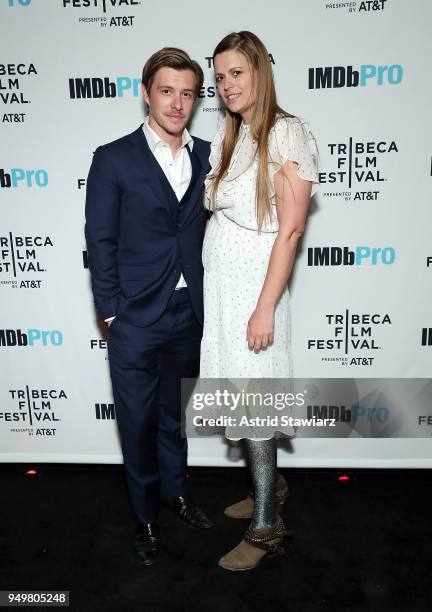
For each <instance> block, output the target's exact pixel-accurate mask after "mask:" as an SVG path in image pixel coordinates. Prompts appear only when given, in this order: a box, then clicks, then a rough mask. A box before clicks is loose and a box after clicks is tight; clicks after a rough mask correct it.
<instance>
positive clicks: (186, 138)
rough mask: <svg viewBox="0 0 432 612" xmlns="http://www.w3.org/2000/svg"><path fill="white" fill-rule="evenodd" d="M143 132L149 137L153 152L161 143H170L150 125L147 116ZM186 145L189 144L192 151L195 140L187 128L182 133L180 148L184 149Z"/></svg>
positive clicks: (149, 144) (148, 140)
mask: <svg viewBox="0 0 432 612" xmlns="http://www.w3.org/2000/svg"><path fill="white" fill-rule="evenodd" d="M143 132H144V135H145V137H146V139H147V143H148V146H149V147H150V151H151V152H152V153H154V152H155V149H156V147H157V146H158V145H159V144H161V143H162V144H164V145H168V143H167V142H165V140H162V138H161V137H160V136H159V135H158V134H156V132H155V131H154V130H153V129H152V128H151V127H150V126H149V118H148V117H146V118H145V121H144V123H143ZM186 145H189V149H190V151H192V149H193V145H194V141H193V138H192V136H191V135H190V134H189V132H188V131H187V129H186V128H185V129H184V130H183V133H182V143H181V145H180V149H182V148H183V147H185V146H186Z"/></svg>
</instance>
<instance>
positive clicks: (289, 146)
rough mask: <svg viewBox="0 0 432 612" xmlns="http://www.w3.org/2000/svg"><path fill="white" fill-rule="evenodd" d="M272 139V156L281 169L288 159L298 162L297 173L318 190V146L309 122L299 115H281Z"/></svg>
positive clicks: (313, 189) (313, 190) (272, 159)
mask: <svg viewBox="0 0 432 612" xmlns="http://www.w3.org/2000/svg"><path fill="white" fill-rule="evenodd" d="M272 132H273V133H272V136H271V139H270V156H271V161H272V163H273V164H275V165H276V167H277V169H276V168H275V171H276V172H277V170H279V169H280V168H281V167H282V166H283V165H284V164H285V162H287V161H288V160H290V161H294V162H296V163H297V164H298V168H297V175H298V176H299V177H300V178H302V179H304V180H306V181H310V182H311V183H312V193H311V195H314V194H315V193H316V191H317V190H318V186H319V181H318V148H317V144H316V141H315V138H314V135H313V134H312V131H311V129H310V127H309V124H308V123H306V122H305V121H302V120H301V119H299V118H298V117H280V118H279V119H278V120H277V122H276V124H275V126H274V128H273V130H272Z"/></svg>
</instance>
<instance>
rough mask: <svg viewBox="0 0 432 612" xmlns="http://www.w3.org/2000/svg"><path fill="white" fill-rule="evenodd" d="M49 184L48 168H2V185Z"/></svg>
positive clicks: (32, 185) (8, 186) (0, 181)
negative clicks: (6, 169)
mask: <svg viewBox="0 0 432 612" xmlns="http://www.w3.org/2000/svg"><path fill="white" fill-rule="evenodd" d="M47 185H48V172H47V171H46V170H41V169H39V170H25V169H24V168H11V170H10V171H9V172H6V171H5V170H4V169H3V168H0V187H1V188H7V189H9V188H10V187H12V188H16V187H22V186H25V187H46V186H47Z"/></svg>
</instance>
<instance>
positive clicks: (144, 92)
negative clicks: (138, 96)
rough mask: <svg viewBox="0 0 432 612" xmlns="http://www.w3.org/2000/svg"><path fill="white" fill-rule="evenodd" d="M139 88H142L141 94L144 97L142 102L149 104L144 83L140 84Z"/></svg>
mask: <svg viewBox="0 0 432 612" xmlns="http://www.w3.org/2000/svg"><path fill="white" fill-rule="evenodd" d="M141 89H142V94H143V98H144V102H145V103H146V104H147V105H148V106H150V96H149V95H148V93H147V89H146V88H145V85H144V84H142V85H141Z"/></svg>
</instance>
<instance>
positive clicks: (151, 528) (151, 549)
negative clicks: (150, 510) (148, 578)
mask: <svg viewBox="0 0 432 612" xmlns="http://www.w3.org/2000/svg"><path fill="white" fill-rule="evenodd" d="M159 538H160V532H159V525H158V524H157V523H156V521H153V522H152V523H140V522H139V523H137V526H136V531H135V539H134V550H135V556H136V557H137V559H139V560H140V561H141V563H144V565H153V563H156V561H157V559H158V556H159V548H160V543H159Z"/></svg>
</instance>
